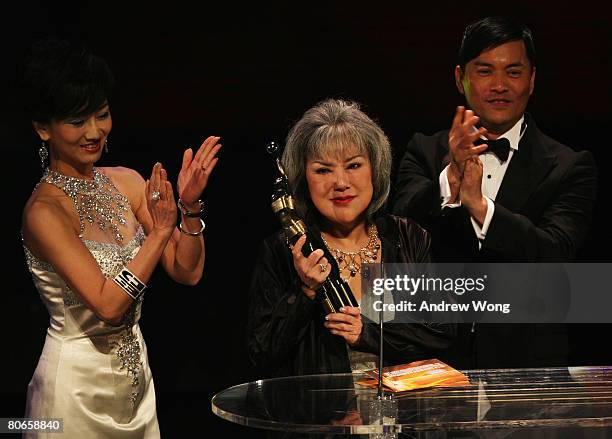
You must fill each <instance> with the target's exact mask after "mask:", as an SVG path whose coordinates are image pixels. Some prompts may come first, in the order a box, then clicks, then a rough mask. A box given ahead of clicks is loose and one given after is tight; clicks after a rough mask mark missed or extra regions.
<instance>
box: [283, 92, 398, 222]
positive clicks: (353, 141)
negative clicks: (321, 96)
mask: <svg viewBox="0 0 612 439" xmlns="http://www.w3.org/2000/svg"><path fill="white" fill-rule="evenodd" d="M350 147H357V149H358V151H359V153H360V154H364V155H365V154H367V156H368V158H369V159H370V164H371V167H372V186H373V189H374V191H373V194H372V201H371V202H370V205H369V206H368V209H367V211H366V215H367V217H368V219H371V218H372V217H373V216H374V214H375V213H376V212H378V211H379V210H380V209H381V208H382V207H383V206H384V205H385V203H386V201H387V197H388V196H389V190H390V187H391V181H390V178H391V160H392V156H391V146H390V145H389V139H387V136H386V135H385V133H384V132H383V130H382V129H381V128H380V127H379V126H378V125H377V124H376V122H374V121H373V120H372V119H370V118H369V117H368V116H367V115H366V114H365V113H364V112H363V111H361V110H360V109H359V104H357V103H356V102H352V101H344V100H340V99H327V100H325V101H323V102H320V103H318V104H317V105H315V106H314V107H312V108H310V109H309V110H308V111H306V112H305V113H304V115H303V116H302V118H301V119H300V120H299V121H298V122H296V124H295V125H293V127H292V128H291V131H289V135H288V136H287V142H286V145H285V150H284V152H283V156H282V159H281V162H282V164H283V167H284V168H285V171H286V173H287V177H288V179H289V185H290V187H291V190H292V192H293V194H292V195H293V197H294V200H295V204H296V208H297V210H298V212H299V213H300V214H301V215H306V213H307V211H308V209H309V208H310V207H311V206H312V203H311V202H310V195H309V192H308V184H307V182H306V160H307V159H309V158H315V159H317V158H322V157H323V156H326V155H333V156H336V155H341V154H342V153H343V151H344V150H345V149H346V148H350Z"/></svg>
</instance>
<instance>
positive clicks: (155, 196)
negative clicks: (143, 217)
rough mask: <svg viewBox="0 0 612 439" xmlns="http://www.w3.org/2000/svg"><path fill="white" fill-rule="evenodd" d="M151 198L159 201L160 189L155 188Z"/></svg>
mask: <svg viewBox="0 0 612 439" xmlns="http://www.w3.org/2000/svg"><path fill="white" fill-rule="evenodd" d="M151 200H153V201H159V191H158V190H154V191H153V192H152V193H151Z"/></svg>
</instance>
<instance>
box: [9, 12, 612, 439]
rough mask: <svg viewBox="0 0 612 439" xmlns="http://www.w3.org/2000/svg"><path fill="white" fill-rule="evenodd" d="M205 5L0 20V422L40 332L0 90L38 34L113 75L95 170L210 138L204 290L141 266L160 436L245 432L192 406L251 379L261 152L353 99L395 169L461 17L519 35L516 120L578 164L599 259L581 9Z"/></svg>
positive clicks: (592, 82)
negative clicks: (318, 110)
mask: <svg viewBox="0 0 612 439" xmlns="http://www.w3.org/2000/svg"><path fill="white" fill-rule="evenodd" d="M218 3H219V4H215V5H211V4H208V3H206V2H204V3H202V5H200V6H199V7H195V6H193V5H190V4H188V3H186V2H185V3H182V2H164V3H163V4H161V5H158V6H155V5H154V4H153V3H142V4H139V5H134V4H131V3H128V2H124V3H123V4H114V5H113V4H110V3H104V2H96V3H91V4H87V3H84V2H81V3H78V4H72V5H67V4H62V5H61V6H58V5H53V6H51V5H41V4H36V3H28V4H26V5H22V6H21V7H20V10H18V11H14V12H12V13H6V12H5V13H4V14H3V22H4V23H3V30H2V40H1V41H2V57H3V58H2V59H3V62H2V69H1V70H2V73H1V74H2V85H3V97H2V103H3V105H2V106H1V107H2V108H0V111H2V117H1V118H0V123H1V126H0V129H1V134H2V136H1V139H2V154H3V158H4V160H6V161H4V163H3V164H2V169H3V171H4V174H5V178H3V179H2V185H3V186H4V191H3V197H2V198H3V200H4V204H5V206H6V209H5V213H4V215H3V224H4V225H5V227H4V228H3V229H4V232H5V234H4V236H5V242H6V243H7V247H6V250H5V253H4V257H5V258H4V260H5V261H6V262H4V264H3V273H4V276H3V277H4V282H5V285H6V288H3V291H2V301H1V303H2V308H1V309H2V313H3V318H2V328H0V329H1V330H2V334H3V335H2V339H1V340H2V347H3V351H4V352H3V354H2V355H1V356H0V357H1V358H2V360H1V363H0V364H1V366H0V367H1V368H2V369H1V371H0V372H1V375H0V376H2V382H1V383H0V395H1V400H0V417H8V416H21V415H22V414H23V408H24V399H25V390H26V386H27V383H28V381H29V379H30V377H31V375H32V373H33V370H34V367H35V365H36V362H37V360H38V356H39V354H40V351H41V349H42V344H43V341H44V331H45V328H46V326H47V323H48V317H47V314H46V310H45V309H44V307H43V305H42V303H41V302H40V299H39V297H38V295H37V293H36V291H35V289H34V287H33V285H32V283H31V280H30V277H29V274H28V272H27V269H26V267H25V264H24V262H23V252H22V250H21V243H20V237H19V227H20V214H21V209H22V206H23V204H24V203H25V201H26V200H27V198H28V196H29V194H30V192H31V190H32V188H33V186H34V184H35V183H36V181H38V179H39V177H40V169H39V165H38V158H37V155H36V149H37V146H38V142H37V141H36V139H35V138H34V136H33V133H32V132H31V129H30V126H29V124H28V122H27V121H26V120H25V119H24V117H23V115H22V113H21V109H20V107H19V101H18V96H17V95H16V93H15V79H16V66H17V65H18V63H19V61H20V59H21V57H22V55H23V53H24V51H25V50H26V48H27V47H28V46H29V44H30V43H31V42H32V41H33V40H34V39H36V38H38V37H41V36H44V35H49V34H55V35H60V36H64V37H69V38H75V39H78V40H81V41H82V42H84V43H86V44H87V45H88V46H90V47H91V48H92V49H93V51H94V52H96V53H98V54H99V55H101V56H103V57H104V58H106V59H107V61H108V62H109V64H110V66H111V68H112V69H113V71H114V73H115V76H116V79H117V87H116V89H115V92H114V94H113V97H112V99H111V109H112V113H113V122H114V128H113V132H112V133H111V136H110V138H109V143H110V146H111V151H110V153H109V154H108V155H107V156H105V157H104V158H103V160H102V163H101V165H117V164H120V165H123V166H128V167H132V168H134V169H136V170H138V171H139V172H140V173H141V174H142V175H145V176H147V175H148V173H149V172H150V168H151V166H152V165H153V164H154V162H155V161H156V160H159V161H161V162H162V163H163V164H164V166H165V167H166V168H167V169H168V171H169V174H170V176H171V178H172V179H175V178H176V175H177V173H178V169H179V167H180V160H181V154H182V150H183V149H184V148H186V147H187V146H194V147H197V146H198V145H199V143H200V142H201V141H202V140H203V139H204V138H205V137H206V136H208V135H211V134H214V135H219V136H221V137H222V143H223V145H224V146H223V149H222V153H221V155H220V162H219V164H218V166H217V168H216V170H215V173H214V176H213V177H212V179H211V181H210V184H209V187H208V188H207V190H206V193H205V202H206V218H205V219H206V223H207V230H206V246H207V259H206V267H205V272H204V279H203V280H202V281H201V282H200V284H199V285H198V286H197V287H194V288H188V287H183V286H180V285H176V284H173V283H172V282H170V281H169V280H168V278H167V277H166V275H165V273H163V272H161V271H158V272H157V273H156V274H155V276H154V278H153V280H152V281H151V282H150V286H151V288H150V290H149V292H148V294H147V298H146V301H145V305H144V312H143V318H142V320H141V327H142V330H143V333H144V335H145V339H146V341H147V344H148V350H149V357H150V363H151V368H152V371H153V374H154V377H155V386H156V391H157V398H158V413H159V419H160V425H161V428H162V434H163V437H177V436H178V435H179V432H181V431H186V430H185V429H184V426H185V425H187V423H188V422H194V421H195V422H199V423H200V425H202V426H203V428H202V430H201V436H204V437H207V436H208V435H210V436H212V432H217V433H220V432H228V433H231V432H233V433H236V434H239V435H247V434H255V432H254V431H249V430H247V429H243V428H242V427H235V426H232V425H231V424H229V423H227V422H225V421H221V420H219V419H218V418H216V417H215V416H214V415H212V414H211V413H210V398H211V396H212V395H213V394H214V393H216V392H218V391H220V390H221V389H223V388H226V387H228V386H230V385H234V384H238V383H241V382H245V381H248V380H252V379H255V378H257V377H255V376H254V373H253V370H252V368H251V366H250V364H249V360H248V358H247V356H246V350H245V343H244V340H245V322H246V317H247V305H246V304H247V300H248V297H247V296H248V295H247V289H248V284H249V278H250V273H251V268H252V265H253V260H254V257H255V254H256V251H257V246H258V244H259V243H260V242H261V240H262V238H264V237H265V236H267V235H268V234H270V233H272V232H273V231H274V230H275V229H276V227H277V223H276V220H275V218H274V217H273V215H272V214H271V211H270V207H269V199H270V191H271V183H272V179H273V167H272V164H271V162H270V160H269V158H268V157H267V155H266V153H265V150H264V145H265V143H266V142H267V141H268V140H276V141H280V142H283V139H284V137H285V136H286V134H287V130H288V128H289V127H290V126H291V124H292V122H294V121H295V120H297V119H298V118H299V117H300V116H301V114H302V113H303V111H304V110H306V109H307V108H309V107H310V106H312V105H313V104H315V103H316V102H318V101H319V100H321V99H323V98H326V97H330V96H335V97H344V98H351V99H354V100H357V101H358V102H360V103H362V105H363V108H364V110H365V111H366V112H367V113H368V114H369V115H370V116H372V117H373V118H375V119H376V120H377V121H378V122H379V123H380V124H381V126H382V127H383V128H384V130H385V131H386V133H387V134H388V136H389V137H390V139H391V143H392V145H393V148H394V155H395V156H396V157H397V158H399V157H400V155H401V151H402V149H403V147H404V146H405V144H406V143H407V142H408V140H409V139H410V137H411V135H412V134H413V133H414V132H415V131H422V132H425V133H433V132H434V131H436V130H438V129H442V128H444V127H447V126H449V124H450V120H451V117H452V115H453V112H454V107H455V106H456V105H458V104H460V103H462V100H461V97H460V95H459V94H458V93H457V91H456V90H455V88H454V84H453V68H454V64H455V54H456V51H457V48H458V45H459V38H460V35H461V32H462V30H463V27H464V26H465V24H466V23H467V22H468V21H469V20H471V19H472V18H475V17H479V16H483V15H491V14H510V15H515V16H517V17H518V18H519V19H521V20H522V21H524V22H526V23H527V24H528V25H529V26H530V27H531V28H532V30H533V32H534V36H535V42H536V47H537V50H538V70H537V79H536V91H535V93H534V96H533V97H532V99H531V102H530V105H529V111H530V112H532V114H534V116H535V117H536V120H537V122H538V125H539V127H540V128H541V129H542V130H543V131H545V132H547V133H549V134H550V135H552V136H553V137H555V138H556V139H558V140H560V141H562V142H563V143H566V144H568V145H571V146H572V147H574V148H575V149H587V150H590V151H591V152H592V153H593V154H594V155H595V157H596V159H597V162H598V165H599V169H600V174H601V175H600V197H599V202H598V208H597V213H596V217H595V220H594V224H593V226H592V233H591V234H590V235H589V238H588V240H587V242H586V244H585V246H584V248H583V250H582V251H581V253H580V261H583V262H591V261H606V262H609V261H610V257H609V255H607V253H606V252H607V250H608V249H609V248H610V245H611V244H612V239H611V233H610V228H609V227H606V226H607V221H606V220H607V218H606V217H605V215H604V213H605V212H604V209H605V206H606V205H607V204H609V203H610V196H609V185H607V184H606V181H607V178H606V177H607V175H606V174H607V173H606V171H607V166H606V165H607V164H609V163H610V121H611V120H610V119H611V118H610V110H609V105H610V102H611V99H610V98H611V97H612V96H611V93H610V90H611V87H610V80H609V77H610V75H611V74H612V67H611V65H610V53H611V52H610V34H609V28H610V26H611V25H612V20H611V19H610V18H609V16H608V15H606V14H603V12H602V11H601V10H600V9H598V7H597V6H596V5H594V4H593V5H591V4H589V3H588V2H580V3H579V4H580V7H577V6H576V5H577V4H578V3H577V2H571V3H568V4H567V5H565V4H562V3H560V2H554V3H552V2H551V3H550V4H545V3H544V4H543V3H536V2H515V3H513V4H512V5H510V4H506V5H504V6H499V7H493V8H492V7H489V6H487V3H485V2H469V3H462V2H455V3H454V4H452V5H445V4H442V3H438V4H433V3H434V2H430V3H431V4H430V5H424V4H419V6H414V5H408V4H407V2H405V3H406V4H405V5H403V6H398V5H393V6H391V5H384V4H382V3H381V2H370V3H362V4H360V3H355V2H346V3H345V2H329V4H315V3H311V2H308V3H306V2H302V3H295V4H291V2H287V3H286V4H285V5H284V6H278V5H257V6H245V5H242V4H240V3H238V2H218ZM7 176H8V178H6V177H7ZM572 334H573V335H572V337H573V342H572V363H573V364H575V365H579V364H612V353H611V352H610V349H609V341H608V338H607V336H608V335H610V330H609V327H608V326H604V325H592V326H586V325H582V326H574V327H573V332H572ZM192 425H193V424H192ZM207 433H208V434H207ZM198 435H199V434H198Z"/></svg>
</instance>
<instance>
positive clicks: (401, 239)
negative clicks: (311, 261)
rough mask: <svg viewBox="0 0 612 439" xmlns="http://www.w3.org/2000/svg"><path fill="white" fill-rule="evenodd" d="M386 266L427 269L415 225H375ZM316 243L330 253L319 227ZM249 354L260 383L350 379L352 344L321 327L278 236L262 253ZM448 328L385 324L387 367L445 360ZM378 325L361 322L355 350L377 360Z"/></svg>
mask: <svg viewBox="0 0 612 439" xmlns="http://www.w3.org/2000/svg"><path fill="white" fill-rule="evenodd" d="M376 226H377V228H378V234H379V237H380V240H381V247H382V261H383V262H395V263H405V262H429V261H430V249H429V235H428V234H427V232H426V231H425V230H423V229H422V228H421V227H420V226H419V225H417V224H416V223H415V222H412V221H410V220H407V219H405V218H399V217H395V216H383V217H380V218H378V220H377V221H376ZM308 230H310V231H311V232H312V233H311V235H310V238H311V239H313V244H314V245H315V247H317V248H324V247H323V244H322V243H321V242H320V240H318V239H317V237H319V233H318V230H317V228H316V227H315V226H314V225H311V224H309V227H308ZM250 301H251V302H250V310H249V322H248V326H247V331H248V333H247V348H248V352H249V356H250V358H251V361H252V362H253V363H254V364H255V366H256V367H257V368H258V369H259V373H260V374H261V376H290V375H306V374H319V373H345V372H350V371H351V368H350V363H349V358H348V353H347V348H346V343H345V341H344V339H342V338H341V337H338V336H335V335H332V334H331V333H330V332H329V331H328V330H327V328H325V327H324V326H323V323H324V316H325V314H324V311H323V307H322V305H321V304H320V303H319V302H318V301H316V300H310V299H308V298H307V297H306V295H305V294H304V293H303V292H302V289H301V287H300V281H299V277H298V275H297V272H296V271H295V268H294V266H293V258H292V255H291V252H290V250H289V248H288V246H287V242H286V240H285V238H284V235H283V234H282V233H281V232H279V233H277V234H275V235H272V236H271V237H269V238H267V239H266V240H265V241H264V243H263V244H262V246H261V249H260V253H259V257H258V260H257V262H256V265H255V270H254V273H253V278H252V283H251V290H250ZM453 334H454V327H453V326H450V325H436V324H431V325H422V324H393V323H391V324H388V323H386V324H385V333H384V342H385V345H384V347H383V349H384V351H383V352H384V355H385V363H387V364H401V363H407V362H410V361H415V360H418V359H424V358H432V357H436V356H440V355H439V354H441V353H442V350H444V349H446V348H447V347H448V346H450V344H451V343H452V338H453ZM378 337H379V329H378V324H375V323H373V322H371V321H366V320H365V319H364V320H363V330H362V333H361V337H360V340H359V342H358V344H357V345H356V346H354V347H353V348H354V349H357V350H360V351H363V352H371V353H375V354H378V351H379V343H378Z"/></svg>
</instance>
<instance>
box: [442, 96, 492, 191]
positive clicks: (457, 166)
mask: <svg viewBox="0 0 612 439" xmlns="http://www.w3.org/2000/svg"><path fill="white" fill-rule="evenodd" d="M479 120H480V118H479V117H478V116H474V112H473V111H472V110H466V109H465V107H457V112H456V113H455V117H454V119H453V124H452V126H451V129H450V132H449V133H448V151H449V154H450V167H449V171H450V172H449V183H451V179H452V180H453V181H454V180H456V179H459V180H461V178H462V176H463V171H464V166H465V162H466V160H468V159H469V158H471V157H477V156H478V154H480V153H482V152H484V151H485V150H486V149H487V145H479V146H474V142H475V141H476V139H478V138H479V137H480V136H483V135H484V134H485V133H486V132H487V130H486V128H476V124H477V123H478V121H479ZM451 184H452V183H451Z"/></svg>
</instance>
